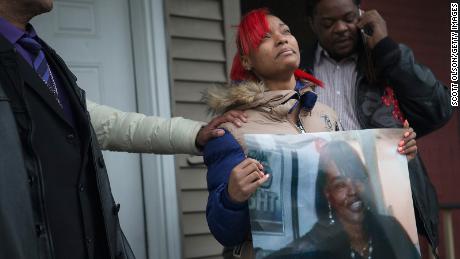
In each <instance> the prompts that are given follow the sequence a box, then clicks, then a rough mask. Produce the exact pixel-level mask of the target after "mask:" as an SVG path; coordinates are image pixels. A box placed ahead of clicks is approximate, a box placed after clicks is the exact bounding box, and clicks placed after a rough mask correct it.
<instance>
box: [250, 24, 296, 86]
mask: <svg viewBox="0 0 460 259" xmlns="http://www.w3.org/2000/svg"><path fill="white" fill-rule="evenodd" d="M267 21H268V23H269V26H270V31H269V32H268V33H266V34H265V36H264V37H263V39H262V42H261V43H260V45H259V48H258V49H257V50H252V51H251V52H250V53H249V55H248V56H244V57H243V60H242V63H243V65H244V66H245V67H247V68H250V69H251V70H252V71H253V72H254V73H255V74H256V75H257V76H258V77H259V79H261V80H267V79H276V78H279V77H284V78H286V77H290V76H292V73H293V72H294V71H295V69H297V68H298V67H299V63H300V54H299V45H298V43H297V40H296V39H295V37H294V36H293V35H292V34H291V31H290V30H289V27H288V26H287V25H286V24H284V23H283V22H282V21H281V20H280V19H279V18H278V17H276V16H273V15H267Z"/></svg>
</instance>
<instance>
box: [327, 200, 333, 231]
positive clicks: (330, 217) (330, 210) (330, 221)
mask: <svg viewBox="0 0 460 259" xmlns="http://www.w3.org/2000/svg"><path fill="white" fill-rule="evenodd" d="M327 205H328V207H329V225H333V224H334V223H335V220H334V217H333V216H332V208H331V203H329V202H328V203H327Z"/></svg>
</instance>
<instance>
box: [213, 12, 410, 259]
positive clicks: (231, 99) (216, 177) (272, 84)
mask: <svg viewBox="0 0 460 259" xmlns="http://www.w3.org/2000/svg"><path fill="white" fill-rule="evenodd" d="M236 44H237V49H238V53H237V54H236V55H235V58H234V60H233V66H232V71H231V79H232V84H231V85H230V86H226V87H221V88H214V89H211V90H210V91H208V94H207V101H208V105H209V107H210V109H211V110H213V111H214V112H215V113H223V112H225V111H228V110H230V109H236V110H244V111H245V113H246V114H247V116H248V118H247V123H244V124H243V125H242V127H240V128H237V127H235V126H234V125H232V124H229V123H225V124H223V125H222V128H223V129H224V130H225V135H224V136H222V137H219V138H216V139H214V140H211V141H209V142H208V144H207V145H206V146H205V149H204V159H205V163H206V165H207V166H208V174H207V184H208V191H209V197H208V204H207V208H206V217H207V221H208V225H209V228H210V230H211V232H212V234H213V235H214V237H215V238H216V239H217V240H218V241H219V242H220V243H221V244H222V245H224V246H226V247H234V246H237V247H239V248H242V249H235V250H234V252H233V253H234V254H235V253H242V254H244V257H246V256H249V257H250V256H251V255H252V253H253V251H252V242H251V241H250V240H251V238H250V236H251V235H250V223H249V210H248V204H247V201H248V199H249V198H250V196H251V195H252V194H253V193H254V192H255V191H256V189H257V188H258V187H259V186H261V185H262V184H264V183H265V182H266V181H268V180H269V177H271V176H269V175H268V174H265V173H264V172H263V166H262V165H261V164H260V163H259V162H258V161H256V160H254V159H251V158H247V157H246V155H247V149H246V145H245V142H244V138H243V136H244V134H251V133H252V134H257V133H264V134H301V133H305V132H320V131H335V130H340V129H341V126H340V124H339V122H338V119H337V116H336V114H335V112H334V111H333V110H332V109H331V108H330V107H328V106H326V105H324V104H321V103H318V102H316V97H317V96H316V93H315V92H314V89H315V87H318V86H320V87H321V86H322V83H321V82H320V81H319V80H317V79H316V78H314V77H313V76H311V75H310V74H308V73H305V72H303V71H301V70H299V69H298V66H299V63H300V53H299V46H298V44H297V40H296V39H295V37H294V36H293V35H292V34H291V32H290V30H289V27H288V26H287V25H286V24H284V23H283V22H282V21H281V20H280V19H279V18H278V17H276V16H273V15H271V14H269V13H268V11H267V10H266V9H257V10H254V11H251V12H249V13H248V14H247V15H245V16H244V17H243V19H242V21H241V23H240V25H239V26H238V33H237V39H236ZM406 143H407V142H406ZM411 143H412V142H411ZM274 173H276V172H274ZM274 177H277V175H276V174H275V175H274ZM241 244H243V245H242V246H241ZM238 245H240V246H238ZM230 251H231V250H230ZM230 257H231V256H230Z"/></svg>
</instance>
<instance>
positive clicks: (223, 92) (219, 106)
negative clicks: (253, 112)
mask: <svg viewBox="0 0 460 259" xmlns="http://www.w3.org/2000/svg"><path fill="white" fill-rule="evenodd" d="M264 91H265V86H264V84H263V83H257V82H254V81H244V82H241V83H238V84H231V85H223V86H214V87H211V88H210V89H208V90H207V92H206V93H205V95H204V101H205V102H206V103H207V104H208V107H209V110H210V111H211V112H212V113H214V114H222V113H224V112H226V111H228V110H231V109H235V108H236V107H238V106H241V105H245V104H250V103H252V102H253V101H254V100H255V97H256V95H258V94H262V93H263V92H264Z"/></svg>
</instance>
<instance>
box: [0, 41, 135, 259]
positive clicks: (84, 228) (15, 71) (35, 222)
mask: <svg viewBox="0 0 460 259" xmlns="http://www.w3.org/2000/svg"><path fill="white" fill-rule="evenodd" d="M44 51H45V54H46V56H47V60H48V63H50V66H53V67H54V68H56V71H58V74H59V75H60V78H62V79H63V81H64V82H63V86H64V87H65V89H66V91H67V94H68V96H69V102H70V105H71V106H72V109H73V111H74V114H75V125H74V126H72V125H71V123H69V122H68V120H66V117H65V115H64V113H63V111H62V109H61V108H60V107H59V106H58V104H57V102H56V101H55V100H54V99H53V96H52V95H51V94H50V93H49V92H48V89H47V88H46V86H44V85H43V82H41V81H40V79H39V77H38V76H37V75H36V74H35V73H34V71H33V69H32V68H31V67H30V66H29V65H28V64H27V63H26V62H25V60H23V59H22V57H20V55H19V54H18V53H16V51H15V50H14V48H13V46H12V45H11V44H10V43H9V42H7V41H6V40H5V39H4V38H3V37H0V118H1V119H0V132H1V133H0V134H1V140H0V141H1V143H0V240H2V242H1V244H0V258H15V259H32V258H33V259H36V258H40V259H43V258H46V259H48V258H50V259H51V258H56V257H57V256H60V257H63V256H62V255H67V256H66V258H73V257H75V256H78V257H80V255H75V253H82V255H81V257H80V258H114V259H115V258H117V259H118V258H120V259H121V258H126V259H127V258H134V255H133V253H132V251H131V249H130V247H129V245H128V243H127V241H126V238H125V237H124V235H123V233H122V231H121V229H120V225H119V220H118V215H117V214H118V210H119V205H117V204H115V202H114V199H113V197H112V194H111V190H110V184H109V179H108V175H107V172H106V168H105V164H104V160H103V157H102V153H101V151H100V149H99V147H98V143H97V139H96V136H95V134H94V132H93V130H92V127H91V124H90V119H89V115H88V113H87V111H86V104H85V93H84V91H83V90H82V89H80V88H79V87H78V86H77V85H76V78H75V76H74V75H73V74H72V73H71V72H70V70H69V69H68V68H67V66H66V65H65V63H64V61H63V60H62V59H61V58H60V57H59V56H58V55H57V54H56V52H55V51H54V50H52V49H51V48H49V47H48V46H45V49H44ZM67 176H68V177H67ZM70 177H74V178H73V179H68V178H70ZM65 184H69V185H70V184H74V185H75V189H74V190H73V191H72V190H71V188H64V187H65V186H64V185H65ZM72 186H73V185H72ZM60 187H63V188H62V189H61V188H60ZM69 190H70V191H69ZM68 197H72V198H74V199H75V200H66V199H67V198H68ZM59 211H61V212H65V213H78V216H76V218H78V219H80V220H74V221H72V220H69V219H68V218H67V217H65V214H64V215H58V214H56V212H59ZM67 215H70V214H67ZM72 218H73V217H72ZM75 221H77V222H75ZM66 231H68V237H69V238H65V240H60V239H58V238H57V237H56V236H53V234H56V233H60V234H61V235H62V234H65V233H66ZM77 235H84V237H85V239H83V238H82V237H81V236H77ZM72 239H75V240H77V241H72ZM69 240H70V241H69ZM66 242H68V243H66ZM72 242H76V243H75V244H77V245H81V246H83V247H84V248H85V249H84V250H83V251H62V248H65V247H72V245H73V244H74V243H72ZM78 242H79V243H78ZM83 242H84V243H83ZM56 244H59V245H56ZM60 249H61V250H60ZM101 255H104V256H103V257H101Z"/></svg>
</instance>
